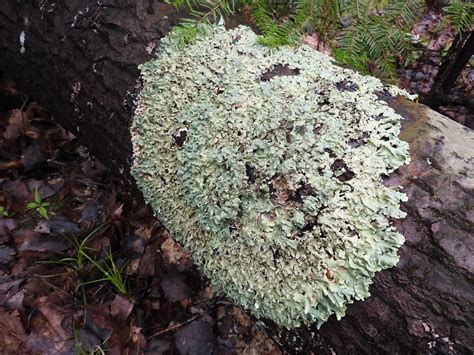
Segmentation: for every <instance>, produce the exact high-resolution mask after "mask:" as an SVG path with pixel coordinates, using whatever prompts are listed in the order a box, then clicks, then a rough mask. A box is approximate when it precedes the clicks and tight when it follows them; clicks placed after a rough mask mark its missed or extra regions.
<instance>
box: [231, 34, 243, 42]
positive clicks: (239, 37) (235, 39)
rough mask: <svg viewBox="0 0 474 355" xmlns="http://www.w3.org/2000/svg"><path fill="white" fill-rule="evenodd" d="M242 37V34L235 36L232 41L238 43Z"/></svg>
mask: <svg viewBox="0 0 474 355" xmlns="http://www.w3.org/2000/svg"><path fill="white" fill-rule="evenodd" d="M241 38H242V36H240V35H237V36H235V37H234V38H232V43H233V44H236V43H237V42H238V41H240V39H241Z"/></svg>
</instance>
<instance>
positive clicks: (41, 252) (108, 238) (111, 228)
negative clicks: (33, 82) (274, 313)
mask: <svg viewBox="0 0 474 355" xmlns="http://www.w3.org/2000/svg"><path fill="white" fill-rule="evenodd" d="M0 97H1V99H2V100H0V104H2V103H8V105H6V106H5V105H4V107H0V208H1V210H0V212H1V213H0V349H2V350H1V351H2V353H8V354H9V353H18V352H22V353H34V354H51V353H54V354H71V353H105V352H107V353H111V354H145V353H147V354H157V353H164V354H179V353H183V354H209V353H211V352H214V353H219V354H247V353H254V354H256V353H261V350H262V349H265V350H270V353H272V352H273V353H274V354H279V353H280V352H279V350H278V347H277V345H276V344H275V343H274V342H273V340H271V339H269V338H268V337H266V336H265V335H264V334H263V333H261V332H260V331H259V330H258V328H257V325H256V323H255V322H254V321H252V320H251V319H250V318H248V317H247V316H246V317H247V318H246V321H244V322H243V321H242V317H235V316H234V313H235V310H234V308H235V309H239V308H238V307H235V306H228V307H227V308H226V311H225V312H226V313H228V319H230V321H228V322H227V323H226V324H225V326H224V323H220V322H219V317H222V309H221V308H220V307H219V306H218V304H220V303H221V302H224V303H228V302H226V300H225V299H224V298H222V297H221V296H218V295H216V294H214V292H213V291H212V286H211V285H210V284H209V282H208V280H206V279H205V277H204V276H202V275H201V274H200V273H199V272H198V271H197V269H196V267H195V266H194V265H193V262H192V260H191V259H190V257H189V255H188V254H187V253H186V252H185V251H184V250H183V249H182V248H181V246H180V245H179V244H178V243H176V242H175V241H174V240H173V239H172V237H171V236H170V235H169V233H168V232H167V231H166V230H165V229H164V228H163V226H161V225H160V224H159V222H157V221H156V220H154V218H153V216H152V213H151V211H150V210H149V208H148V207H147V206H146V205H144V204H143V203H142V202H141V201H140V200H136V199H132V198H130V196H129V193H128V189H127V187H126V186H123V185H121V184H120V183H119V182H117V179H114V178H113V176H111V174H110V172H109V171H108V170H107V169H106V168H105V167H104V166H103V165H102V164H101V163H100V162H99V161H98V160H95V159H94V158H91V157H90V155H89V154H84V152H85V151H86V150H85V148H84V147H82V146H80V144H79V142H78V141H77V139H76V138H75V137H74V135H73V134H71V133H70V132H68V131H66V130H65V129H64V128H62V127H61V126H60V125H58V124H57V123H56V122H55V121H54V120H53V119H52V117H51V116H50V115H49V114H48V113H47V112H46V111H45V110H44V109H42V108H41V106H40V105H39V104H37V103H35V102H33V101H31V100H30V99H28V98H26V97H24V96H23V95H21V93H19V92H18V91H17V90H16V88H15V86H14V84H13V83H11V82H9V81H6V80H4V79H2V80H0ZM9 98H10V100H9ZM114 277H116V278H114ZM118 290H120V291H118ZM229 322H230V323H231V324H233V326H232V327H230V328H229V327H228V323H229ZM242 322H243V323H244V325H242ZM230 329H240V330H241V334H232V336H229V335H228V333H229V331H230ZM258 339H260V340H258ZM262 339H263V340H262ZM249 351H250V352H249Z"/></svg>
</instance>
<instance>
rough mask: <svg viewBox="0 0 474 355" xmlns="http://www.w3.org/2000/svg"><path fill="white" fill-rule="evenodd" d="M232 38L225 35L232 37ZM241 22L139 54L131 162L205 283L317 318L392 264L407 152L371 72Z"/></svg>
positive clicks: (294, 322)
mask: <svg viewBox="0 0 474 355" xmlns="http://www.w3.org/2000/svg"><path fill="white" fill-rule="evenodd" d="M235 38H239V40H238V41H235V40H234V39H235ZM256 40H257V36H256V35H255V34H254V33H253V32H252V31H251V30H250V29H248V28H246V27H238V28H236V29H234V30H231V31H226V30H224V29H223V28H221V27H216V28H215V29H214V30H213V32H212V33H211V34H210V35H209V37H208V38H205V39H203V40H199V41H197V42H196V43H195V44H193V45H190V46H187V47H185V48H183V49H180V48H178V47H177V46H176V44H175V43H174V42H173V40H172V38H171V37H170V38H168V39H165V40H164V41H163V44H162V48H161V54H160V56H159V57H158V58H157V59H154V60H152V61H150V62H148V63H146V64H144V65H142V67H141V71H142V76H143V82H144V86H143V89H142V91H141V93H140V95H139V107H138V109H137V110H136V113H135V118H134V122H133V125H132V140H133V146H134V164H133V167H132V174H133V175H134V177H135V179H136V181H137V184H138V186H139V187H140V189H141V190H142V192H143V194H144V196H145V199H146V200H147V201H148V202H149V203H150V204H151V206H152V208H153V210H154V212H155V214H156V216H157V218H159V219H160V220H161V221H162V222H163V223H164V225H165V226H166V227H167V228H168V229H169V230H170V232H171V233H172V234H173V236H174V237H175V238H176V239H177V240H178V241H180V242H181V243H182V244H183V245H184V246H185V248H187V249H188V250H189V251H190V253H191V255H192V256H193V258H194V260H195V262H196V263H197V264H198V265H199V266H200V267H201V269H202V270H203V271H204V272H205V273H206V275H207V276H209V278H210V279H211V280H212V281H213V283H214V285H215V286H216V287H217V288H218V289H219V290H221V291H224V292H225V293H226V294H227V295H228V296H229V297H230V298H231V299H233V300H235V301H236V302H238V303H240V304H241V305H243V306H244V307H246V308H247V309H249V310H250V311H251V312H252V313H253V314H254V315H256V316H257V317H266V318H270V319H272V320H274V321H276V322H277V323H279V324H282V325H284V326H286V327H289V328H290V327H296V326H298V325H300V324H302V323H307V324H309V323H314V322H317V323H318V325H321V324H322V323H324V322H325V321H326V320H327V319H328V317H329V316H330V315H332V314H335V315H336V316H337V317H338V318H339V317H342V316H343V315H344V313H345V310H346V306H347V304H348V303H351V302H352V301H353V300H354V299H364V298H366V297H368V296H369V291H368V290H369V285H370V283H371V280H372V278H373V276H374V273H375V272H377V271H380V270H382V269H385V268H388V267H391V266H393V265H395V264H396V263H397V261H398V256H397V250H398V248H399V247H400V246H401V244H402V243H403V241H404V239H403V236H402V235H400V234H399V233H398V232H396V230H395V229H394V228H393V227H392V226H390V224H389V220H390V218H401V217H403V216H404V214H403V212H402V211H401V210H400V208H399V203H400V201H401V200H404V199H405V195H404V194H403V193H402V192H401V191H400V189H399V188H397V187H387V186H384V185H383V183H382V181H381V175H387V174H389V173H391V172H392V171H394V170H395V169H396V168H398V167H399V166H400V165H402V164H405V163H407V162H408V160H409V156H408V145H407V144H406V143H405V142H403V141H400V140H399V139H398V138H397V135H398V133H399V131H400V116H398V115H397V114H396V113H395V112H394V111H393V110H392V109H391V108H390V107H388V106H387V105H386V104H385V103H384V102H383V101H381V100H379V99H378V98H377V96H376V95H375V92H377V91H381V90H388V91H390V92H391V93H392V94H394V95H395V94H405V93H404V92H402V91H401V90H399V89H397V88H394V87H384V86H383V85H382V84H381V83H380V81H378V80H377V79H375V78H371V77H366V76H362V75H360V74H358V73H355V72H353V71H351V70H348V69H342V68H339V67H337V66H334V65H333V64H332V63H331V58H330V57H328V56H326V55H324V54H321V53H319V52H316V51H314V50H312V49H311V48H309V47H307V46H299V47H296V48H289V47H284V48H281V49H279V50H277V51H273V50H270V49H268V48H265V47H262V46H260V45H258V44H257V43H256Z"/></svg>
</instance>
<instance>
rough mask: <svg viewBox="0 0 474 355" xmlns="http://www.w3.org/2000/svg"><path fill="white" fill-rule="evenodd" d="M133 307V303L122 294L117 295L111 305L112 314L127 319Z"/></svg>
mask: <svg viewBox="0 0 474 355" xmlns="http://www.w3.org/2000/svg"><path fill="white" fill-rule="evenodd" d="M132 309H133V303H132V302H131V301H130V300H129V299H128V298H126V297H124V296H122V295H119V294H118V295H116V296H115V298H114V300H113V301H112V304H111V305H110V314H111V315H112V316H114V317H116V318H118V319H120V320H126V319H127V318H128V316H129V315H130V313H131V312H132Z"/></svg>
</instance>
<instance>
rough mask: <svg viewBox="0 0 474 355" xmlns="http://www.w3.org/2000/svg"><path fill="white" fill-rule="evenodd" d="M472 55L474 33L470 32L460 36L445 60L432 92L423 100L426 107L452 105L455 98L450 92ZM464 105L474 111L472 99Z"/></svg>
mask: <svg viewBox="0 0 474 355" xmlns="http://www.w3.org/2000/svg"><path fill="white" fill-rule="evenodd" d="M472 55H474V32H473V31H468V32H465V33H460V34H458V36H457V37H456V38H455V39H454V41H453V44H452V45H451V47H450V48H449V51H448V53H447V54H446V56H445V57H444V58H443V61H442V63H441V66H440V68H439V71H438V73H437V74H436V77H435V79H434V83H433V86H432V87H431V90H430V92H429V93H428V94H427V95H426V96H425V97H424V98H423V102H424V103H425V104H426V105H428V106H430V107H432V108H437V107H438V106H441V105H443V104H449V103H452V101H453V98H452V96H450V95H449V92H450V91H451V89H452V88H453V86H454V84H455V82H456V80H457V78H458V77H459V74H461V71H462V70H463V69H464V67H465V66H466V64H467V63H468V62H469V60H470V59H471V57H472ZM462 104H463V105H464V106H467V107H469V108H471V109H474V99H472V98H466V99H465V100H464V101H463V103H462Z"/></svg>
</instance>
